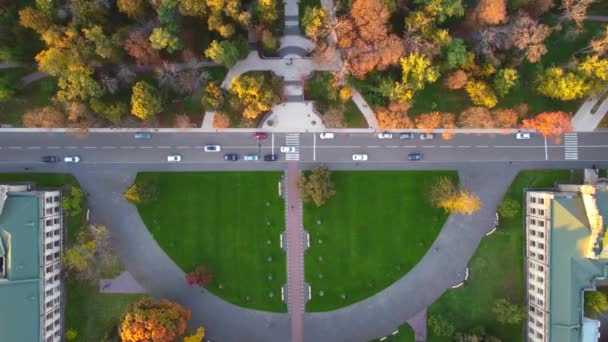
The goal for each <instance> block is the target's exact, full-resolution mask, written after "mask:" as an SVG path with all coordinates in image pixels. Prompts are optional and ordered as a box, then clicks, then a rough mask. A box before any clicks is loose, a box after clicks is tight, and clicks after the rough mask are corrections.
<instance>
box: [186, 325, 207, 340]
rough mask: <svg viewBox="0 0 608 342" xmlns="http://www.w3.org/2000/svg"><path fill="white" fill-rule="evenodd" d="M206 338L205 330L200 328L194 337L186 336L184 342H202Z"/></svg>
mask: <svg viewBox="0 0 608 342" xmlns="http://www.w3.org/2000/svg"><path fill="white" fill-rule="evenodd" d="M203 337H205V328H203V327H199V328H198V329H196V332H195V333H194V334H193V335H190V336H185V337H184V342H202V341H203Z"/></svg>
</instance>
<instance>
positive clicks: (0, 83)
mask: <svg viewBox="0 0 608 342" xmlns="http://www.w3.org/2000/svg"><path fill="white" fill-rule="evenodd" d="M19 84H21V82H20V80H19V79H18V78H17V75H16V74H5V75H3V76H0V102H3V101H7V100H10V99H11V98H13V96H14V95H15V94H16V93H17V89H18V86H19Z"/></svg>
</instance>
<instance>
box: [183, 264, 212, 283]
mask: <svg viewBox="0 0 608 342" xmlns="http://www.w3.org/2000/svg"><path fill="white" fill-rule="evenodd" d="M212 279H213V277H212V275H211V272H209V270H207V268H206V267H205V266H202V265H199V266H196V267H195V268H194V271H192V272H189V273H186V282H187V283H188V285H194V284H196V285H198V286H199V287H205V286H207V285H209V284H210V283H211V280H212Z"/></svg>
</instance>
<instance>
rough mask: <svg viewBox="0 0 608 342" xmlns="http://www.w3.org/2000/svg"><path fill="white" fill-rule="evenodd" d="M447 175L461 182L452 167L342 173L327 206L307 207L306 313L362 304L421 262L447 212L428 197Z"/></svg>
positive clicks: (339, 174)
mask: <svg viewBox="0 0 608 342" xmlns="http://www.w3.org/2000/svg"><path fill="white" fill-rule="evenodd" d="M441 176H447V177H450V178H452V179H454V180H456V179H457V175H456V172H451V171H438V172H399V171H387V172H334V173H333V176H332V178H333V181H334V183H335V187H336V192H337V193H336V195H335V196H334V197H333V198H331V199H330V200H329V202H328V203H327V204H326V205H325V206H323V207H320V208H317V207H315V206H314V205H312V204H306V205H305V207H304V227H305V228H306V229H307V230H308V232H309V233H310V248H309V249H308V250H307V252H306V256H305V277H306V282H307V283H309V284H311V286H312V299H311V300H310V301H309V302H308V303H307V306H306V310H307V311H328V310H333V309H337V308H340V307H343V306H346V305H349V304H352V303H355V302H358V301H360V300H362V299H365V298H367V297H369V296H371V295H373V294H375V293H377V292H379V291H381V290H382V289H384V288H386V287H387V286H389V285H390V284H392V283H393V282H395V281H396V280H397V279H399V278H401V277H402V276H403V275H405V274H406V273H407V272H408V271H409V270H410V269H411V268H412V267H414V266H415V265H416V264H417V263H418V262H419V261H420V259H421V258H422V256H423V255H424V254H425V253H426V251H427V249H428V248H429V247H430V246H431V244H432V243H433V241H434V240H435V237H436V236H437V234H438V233H439V231H440V230H441V227H442V226H443V223H444V221H445V219H446V217H447V215H446V214H445V213H444V212H443V211H442V210H439V209H436V208H433V207H431V206H430V205H429V204H428V201H427V200H426V198H425V197H424V194H425V193H426V191H427V190H428V189H429V187H430V186H431V185H432V184H433V183H434V182H435V181H436V180H437V179H438V178H439V177H441ZM319 222H320V224H319ZM321 291H322V292H323V296H321V295H320V293H321Z"/></svg>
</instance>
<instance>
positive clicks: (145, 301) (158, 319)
mask: <svg viewBox="0 0 608 342" xmlns="http://www.w3.org/2000/svg"><path fill="white" fill-rule="evenodd" d="M189 319H190V310H188V309H186V308H184V307H182V306H180V305H179V304H177V303H173V302H170V301H168V300H166V299H165V300H162V301H156V300H154V299H151V298H149V297H144V298H142V299H141V300H139V301H137V302H135V303H134V304H133V305H131V307H129V310H128V311H127V313H126V315H125V317H124V319H123V321H122V324H121V325H120V338H121V340H122V341H124V342H146V341H155V342H171V341H174V340H175V339H176V338H177V337H178V336H181V335H182V334H183V333H184V332H185V331H186V323H187V322H188V320H189Z"/></svg>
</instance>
